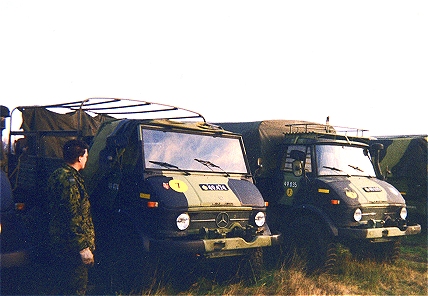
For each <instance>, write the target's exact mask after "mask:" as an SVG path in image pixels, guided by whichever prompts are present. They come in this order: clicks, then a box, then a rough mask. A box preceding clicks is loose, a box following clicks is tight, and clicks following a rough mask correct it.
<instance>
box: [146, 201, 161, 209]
mask: <svg viewBox="0 0 428 296" xmlns="http://www.w3.org/2000/svg"><path fill="white" fill-rule="evenodd" d="M147 207H148V208H157V207H159V203H158V202H157V201H148V202H147Z"/></svg>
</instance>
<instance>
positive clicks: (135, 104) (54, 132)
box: [9, 98, 206, 152]
mask: <svg viewBox="0 0 428 296" xmlns="http://www.w3.org/2000/svg"><path fill="white" fill-rule="evenodd" d="M16 110H18V111H20V112H21V115H23V114H24V113H27V116H29V117H27V123H26V129H25V128H23V127H22V126H21V129H24V130H16V128H17V127H15V126H14V124H13V123H12V118H13V117H14V116H13V115H14V111H16ZM32 111H34V113H32ZM39 111H41V112H39ZM45 111H50V112H53V113H54V114H56V115H58V116H59V117H58V118H55V117H50V115H49V113H46V112H45ZM28 114H29V115H28ZM33 114H35V115H34V116H33ZM36 115H37V116H36ZM59 118H61V119H59ZM115 119H137V120H155V119H168V120H178V121H203V122H204V124H206V120H205V118H204V117H203V116H202V115H201V114H199V113H197V112H194V111H191V110H188V109H184V108H180V107H175V106H171V105H166V104H161V103H154V102H148V101H139V100H133V99H119V98H89V99H85V100H83V101H75V102H69V103H60V104H52V105H35V106H18V107H16V108H14V109H13V110H12V112H11V116H10V125H9V143H12V141H11V140H12V136H14V137H15V136H18V137H20V136H24V137H25V136H32V137H36V138H37V139H39V138H41V137H45V136H57V137H70V136H73V137H78V138H80V137H83V136H85V135H93V134H94V133H95V132H96V130H97V127H98V126H100V125H101V123H102V122H104V121H108V120H115ZM28 120H29V121H28ZM22 123H24V116H22ZM11 147H12V145H9V152H11Z"/></svg>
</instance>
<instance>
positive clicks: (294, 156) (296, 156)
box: [290, 150, 306, 161]
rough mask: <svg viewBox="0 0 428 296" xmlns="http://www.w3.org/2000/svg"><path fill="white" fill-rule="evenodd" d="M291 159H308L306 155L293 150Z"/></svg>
mask: <svg viewBox="0 0 428 296" xmlns="http://www.w3.org/2000/svg"><path fill="white" fill-rule="evenodd" d="M290 157H291V158H292V159H295V160H300V161H304V160H305V159H306V153H305V152H303V151H300V150H291V151H290Z"/></svg>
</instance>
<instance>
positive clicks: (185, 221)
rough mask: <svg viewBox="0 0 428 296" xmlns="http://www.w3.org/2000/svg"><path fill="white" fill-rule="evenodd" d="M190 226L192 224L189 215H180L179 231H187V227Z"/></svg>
mask: <svg viewBox="0 0 428 296" xmlns="http://www.w3.org/2000/svg"><path fill="white" fill-rule="evenodd" d="M189 224H190V217H189V215H188V214H187V213H183V214H180V215H179V216H178V217H177V227H178V229H180V230H185V229H187V227H189Z"/></svg>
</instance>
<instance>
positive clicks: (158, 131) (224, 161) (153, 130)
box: [139, 124, 251, 176]
mask: <svg viewBox="0 0 428 296" xmlns="http://www.w3.org/2000/svg"><path fill="white" fill-rule="evenodd" d="M139 133H140V135H139V136H140V141H141V144H140V148H141V150H142V165H143V168H144V170H150V171H171V172H180V173H184V174H185V175H189V174H191V173H215V174H222V175H226V176H228V175H230V174H240V175H251V173H250V169H249V164H248V160H247V156H246V154H245V148H244V144H243V140H242V137H241V136H240V135H238V134H229V133H221V134H219V133H211V132H203V131H202V132H201V131H196V130H191V129H180V128H165V127H157V126H149V125H144V124H141V125H140V127H139ZM150 134H151V136H154V135H157V136H160V138H162V135H164V136H165V138H164V139H160V140H159V142H156V143H154V142H152V143H151V144H150V145H159V147H161V146H162V145H166V146H165V147H168V149H169V150H168V149H166V148H165V149H161V150H156V152H160V153H156V154H157V156H153V155H154V151H155V150H154V149H153V148H150V149H151V150H150V149H148V148H149V144H148V142H147V141H148V136H149V135H150ZM177 136H183V137H184V138H183V137H182V138H180V140H178V141H177V140H176V141H173V142H172V139H173V137H177ZM186 137H188V141H190V143H191V142H192V141H191V140H192V139H193V140H201V139H205V141H206V142H205V143H212V142H213V141H216V143H215V144H218V143H221V139H225V140H226V141H229V144H230V145H232V146H233V148H234V149H233V152H234V154H231V153H230V155H227V154H226V152H223V151H222V150H219V145H212V146H208V145H205V148H207V147H209V148H210V149H212V150H213V151H215V152H221V153H222V154H220V153H218V155H217V154H214V153H208V154H206V155H204V156H202V155H201V153H200V152H199V154H198V153H195V154H192V155H191V156H190V155H186V154H187V152H184V153H183V151H184V150H189V151H193V152H196V149H193V150H192V149H190V147H180V145H182V144H183V143H186V141H185V140H186ZM200 137H205V138H200ZM165 139H166V140H165ZM151 141H153V139H151ZM165 141H170V143H173V144H167V143H166V142H165ZM202 141H204V140H202ZM202 141H201V142H200V143H199V142H198V141H196V142H197V143H196V144H198V143H199V144H201V143H202ZM177 145H178V146H177ZM230 145H229V146H230ZM237 145H239V146H237ZM220 146H221V145H220ZM238 147H239V148H238ZM178 148H180V149H178ZM198 148H204V147H200V146H198ZM174 150H175V151H179V152H180V153H181V154H180V156H179V157H175V156H174V155H179V153H176V154H174V152H173V151H174ZM208 150H209V149H206V150H204V149H202V151H205V152H207V151H208ZM238 152H239V153H238ZM149 153H150V155H149ZM166 154H168V155H169V156H166ZM160 155H163V156H162V157H161V156H160ZM171 155H172V156H171ZM208 156H209V157H208ZM215 156H217V157H218V158H215ZM232 156H233V157H232ZM239 156H240V157H239ZM173 157H174V159H175V160H172V158H173ZM183 157H184V158H185V160H180V161H178V160H177V159H178V158H183ZM226 157H228V158H226ZM152 158H153V159H152ZM228 161H230V162H228ZM234 165H238V167H237V168H235V169H233V167H234Z"/></svg>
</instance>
